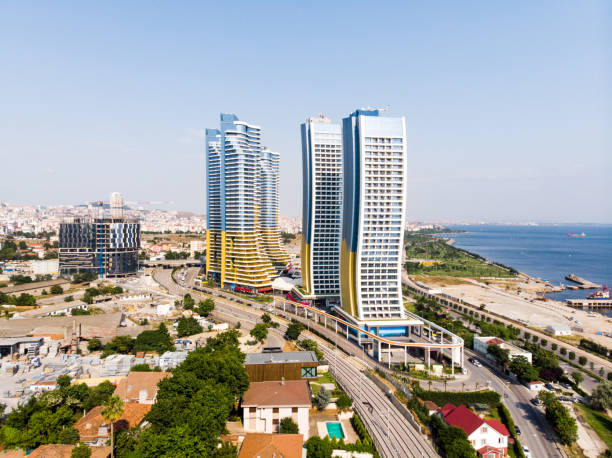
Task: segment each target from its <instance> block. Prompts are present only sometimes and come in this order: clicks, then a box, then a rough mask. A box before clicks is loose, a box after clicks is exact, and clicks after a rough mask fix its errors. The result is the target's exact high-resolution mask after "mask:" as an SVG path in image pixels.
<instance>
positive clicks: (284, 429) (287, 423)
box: [279, 417, 300, 434]
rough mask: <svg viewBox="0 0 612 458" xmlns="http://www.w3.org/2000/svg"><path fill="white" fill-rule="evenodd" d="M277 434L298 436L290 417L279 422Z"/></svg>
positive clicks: (295, 425)
mask: <svg viewBox="0 0 612 458" xmlns="http://www.w3.org/2000/svg"><path fill="white" fill-rule="evenodd" d="M279 432H280V433H281V434H298V433H299V432H300V431H299V428H298V425H297V423H296V422H294V421H293V420H292V419H291V417H285V418H283V419H282V420H281V421H280V429H279Z"/></svg>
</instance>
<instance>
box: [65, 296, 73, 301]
mask: <svg viewBox="0 0 612 458" xmlns="http://www.w3.org/2000/svg"><path fill="white" fill-rule="evenodd" d="M73 300H74V296H66V297H65V298H64V302H72V301H73Z"/></svg>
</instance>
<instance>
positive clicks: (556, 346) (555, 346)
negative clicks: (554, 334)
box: [550, 343, 558, 351]
mask: <svg viewBox="0 0 612 458" xmlns="http://www.w3.org/2000/svg"><path fill="white" fill-rule="evenodd" d="M557 348H558V345H557V344H556V343H554V344H552V345H551V346H550V349H551V350H552V351H557Z"/></svg>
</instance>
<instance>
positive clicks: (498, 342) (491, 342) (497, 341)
mask: <svg viewBox="0 0 612 458" xmlns="http://www.w3.org/2000/svg"><path fill="white" fill-rule="evenodd" d="M503 343H504V341H503V340H501V339H498V338H497V337H494V338H493V339H491V340H487V345H501V344H503Z"/></svg>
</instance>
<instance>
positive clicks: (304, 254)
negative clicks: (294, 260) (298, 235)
mask: <svg viewBox="0 0 612 458" xmlns="http://www.w3.org/2000/svg"><path fill="white" fill-rule="evenodd" d="M300 256H301V258H302V288H304V290H305V291H306V293H307V294H310V293H311V291H312V285H311V284H310V244H309V243H306V236H304V235H302V250H301V253H300Z"/></svg>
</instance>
